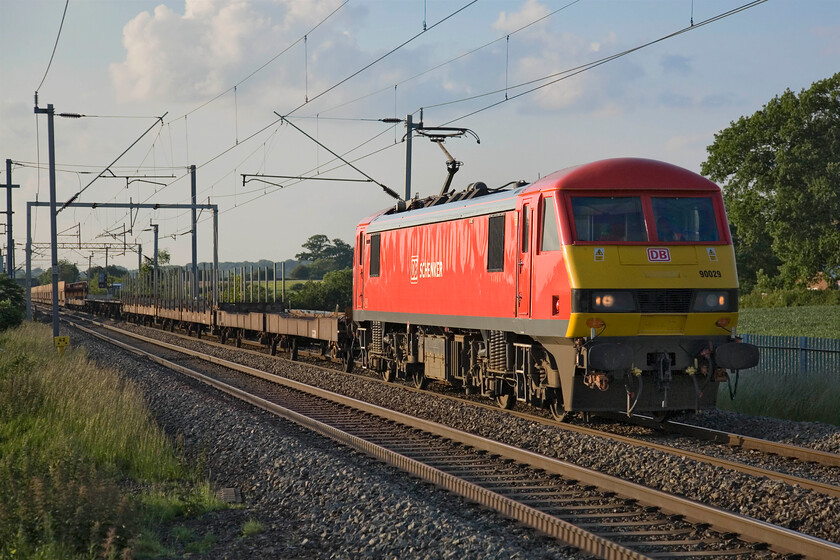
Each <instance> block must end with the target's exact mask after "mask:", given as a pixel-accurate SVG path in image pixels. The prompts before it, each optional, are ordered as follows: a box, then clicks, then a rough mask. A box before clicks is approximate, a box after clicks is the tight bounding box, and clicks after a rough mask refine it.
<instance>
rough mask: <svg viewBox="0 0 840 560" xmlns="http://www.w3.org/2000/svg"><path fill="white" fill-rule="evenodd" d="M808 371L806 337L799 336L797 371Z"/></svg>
mask: <svg viewBox="0 0 840 560" xmlns="http://www.w3.org/2000/svg"><path fill="white" fill-rule="evenodd" d="M807 371H808V339H807V338H806V337H804V336H800V337H799V373H806V372H807Z"/></svg>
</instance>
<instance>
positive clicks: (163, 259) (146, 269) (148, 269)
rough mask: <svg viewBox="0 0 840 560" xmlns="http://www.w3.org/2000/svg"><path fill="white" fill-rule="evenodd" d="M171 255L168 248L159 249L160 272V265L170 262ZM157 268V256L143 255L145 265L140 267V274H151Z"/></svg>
mask: <svg viewBox="0 0 840 560" xmlns="http://www.w3.org/2000/svg"><path fill="white" fill-rule="evenodd" d="M170 258H171V256H170V255H169V251H167V250H166V249H158V272H160V267H162V266H165V265H167V264H169V259H170ZM154 269H155V256H154V255H152V256H151V257H149V256H146V255H144V256H143V266H141V267H140V274H144V275H147V274H151V273H152V272H153V271H154Z"/></svg>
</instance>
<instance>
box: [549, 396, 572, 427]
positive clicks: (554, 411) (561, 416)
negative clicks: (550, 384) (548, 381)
mask: <svg viewBox="0 0 840 560" xmlns="http://www.w3.org/2000/svg"><path fill="white" fill-rule="evenodd" d="M549 391H550V393H549V396H548V411H549V412H551V416H552V417H553V418H554V419H555V420H557V421H558V422H565V421H566V419H567V418H568V417H569V412H568V411H567V410H566V409H565V408H564V407H563V395H562V394H561V393H560V390H559V389H550V390H549Z"/></svg>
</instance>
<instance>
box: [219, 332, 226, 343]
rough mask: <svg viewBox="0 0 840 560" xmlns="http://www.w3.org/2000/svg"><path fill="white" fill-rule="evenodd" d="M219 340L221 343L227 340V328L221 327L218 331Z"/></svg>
mask: <svg viewBox="0 0 840 560" xmlns="http://www.w3.org/2000/svg"><path fill="white" fill-rule="evenodd" d="M219 342H220V343H222V344H224V343H225V342H227V330H226V329H222V330H221V331H219Z"/></svg>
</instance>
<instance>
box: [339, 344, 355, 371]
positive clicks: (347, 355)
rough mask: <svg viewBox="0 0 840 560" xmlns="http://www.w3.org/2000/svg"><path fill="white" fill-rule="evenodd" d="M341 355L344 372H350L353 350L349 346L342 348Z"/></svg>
mask: <svg viewBox="0 0 840 560" xmlns="http://www.w3.org/2000/svg"><path fill="white" fill-rule="evenodd" d="M341 354H342V357H343V360H344V372H345V373H351V372H352V371H353V366H354V364H353V350H351V349H350V348H348V349H346V350H344V351H343V352H342V353H341Z"/></svg>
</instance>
